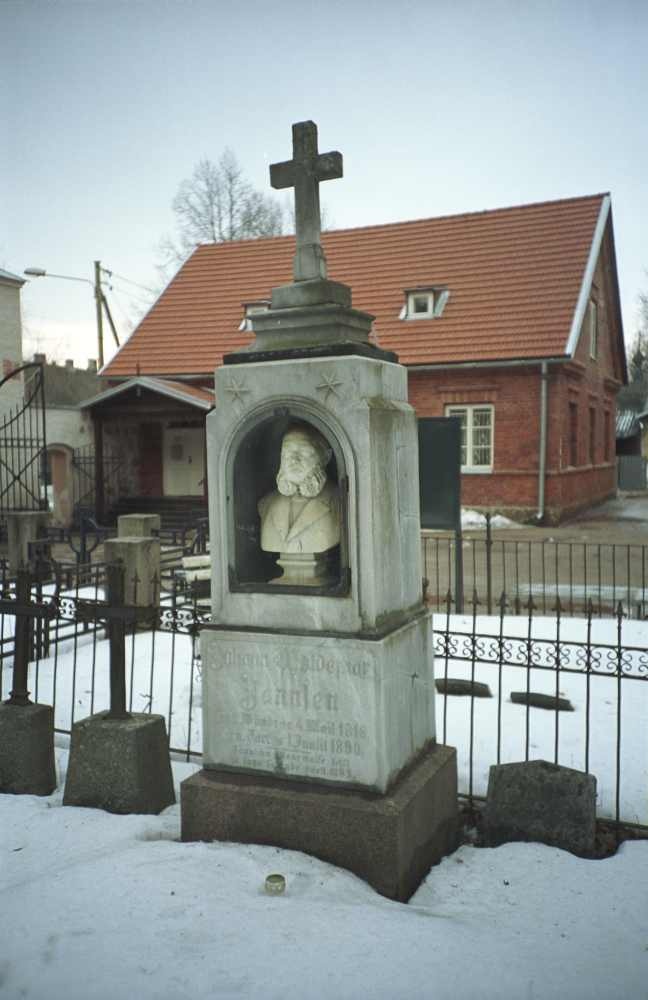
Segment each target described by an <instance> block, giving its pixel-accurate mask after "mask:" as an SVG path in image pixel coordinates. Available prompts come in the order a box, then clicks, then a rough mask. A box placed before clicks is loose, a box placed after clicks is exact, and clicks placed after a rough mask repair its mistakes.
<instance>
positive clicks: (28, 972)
mask: <svg viewBox="0 0 648 1000" xmlns="http://www.w3.org/2000/svg"><path fill="white" fill-rule="evenodd" d="M66 764H67V751H66V750H65V749H63V748H59V749H58V750H57V765H58V769H59V774H60V779H61V784H60V786H59V789H58V790H57V792H55V793H54V794H53V795H52V796H49V797H47V798H37V797H35V796H28V795H25V796H11V795H3V796H0V855H1V858H2V861H1V863H0V893H1V894H2V902H1V905H2V912H3V915H4V919H3V924H2V931H1V932H0V997H2V998H3V1000H18V998H31V1000H122V998H129V1000H130V998H138V1000H140V998H141V1000H149V998H150V1000H202V998H205V1000H207V998H209V1000H212V998H219V1000H221V998H223V1000H225V998H232V1000H233V998H243V1000H246V998H250V1000H251V998H259V1000H261V998H263V1000H286V998H291V1000H292V998H294V1000H329V998H331V1000H333V998H335V1000H347V998H348V1000H358V998H364V997H366V998H371V1000H382V998H385V1000H418V998H421V1000H430V998H434V1000H473V998H474V1000H491V998H492V1000H496V998H497V1000H553V998H556V1000H558V998H560V1000H626V998H632V1000H645V998H647V997H648V896H647V894H646V885H648V842H630V843H625V844H623V845H622V847H621V849H620V851H619V853H618V854H617V855H616V856H614V857H612V858H608V859H606V860H603V861H585V860H582V859H578V858H574V857H572V856H571V855H569V854H567V853H565V852H563V851H560V850H557V849H554V848H548V847H543V846H541V845H539V844H509V845H505V846H503V847H498V848H496V849H477V848H473V847H467V846H464V847H462V848H460V850H458V851H457V852H456V853H455V854H453V855H452V856H451V857H449V858H446V859H444V861H443V862H442V863H441V864H440V865H438V866H437V867H435V868H433V869H432V870H431V872H430V873H429V875H428V877H427V879H426V880H425V882H424V883H423V884H422V886H421V887H420V888H419V890H418V892H417V893H416V894H415V896H414V897H413V898H412V899H411V901H410V902H409V904H406V905H405V904H401V903H394V902H391V901H389V900H387V899H384V898H383V897H381V896H379V895H377V894H376V893H375V892H373V890H372V889H370V888H369V886H367V885H366V884H365V883H364V882H362V881H361V880H360V879H358V878H356V877H355V876H353V875H351V874H350V873H348V872H346V871H344V870H342V869H339V868H335V867H333V866H331V865H327V864H325V863H323V862H320V861H318V860H316V859H315V858H311V857H308V856H307V855H304V854H299V853H296V852H291V851H284V850H279V849H275V848H270V847H258V846H248V845H236V844H221V843H215V844H183V843H180V842H179V831H180V815H179V807H178V806H177V805H176V806H171V807H169V808H168V809H166V810H165V811H164V812H163V813H162V814H161V815H160V816H113V815H110V814H108V813H105V812H103V811H101V810H98V809H82V808H78V807H63V806H62V804H61V799H62V790H61V789H62V783H63V779H64V772H65V767H66ZM195 769H196V768H195V767H194V766H192V765H187V764H178V763H175V764H174V775H175V779H176V782H179V781H180V780H181V779H182V778H183V777H186V776H188V775H189V774H190V773H192V772H193V771H194V770H195ZM275 871H278V872H281V873H283V874H284V875H285V877H286V881H287V890H286V894H285V895H284V896H281V897H270V896H267V895H266V894H265V893H264V892H263V883H264V879H265V877H266V875H268V874H269V873H271V872H275Z"/></svg>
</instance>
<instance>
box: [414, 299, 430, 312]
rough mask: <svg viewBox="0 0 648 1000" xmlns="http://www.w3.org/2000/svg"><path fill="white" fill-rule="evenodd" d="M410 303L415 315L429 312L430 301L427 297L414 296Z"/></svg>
mask: <svg viewBox="0 0 648 1000" xmlns="http://www.w3.org/2000/svg"><path fill="white" fill-rule="evenodd" d="M412 302H413V310H414V312H415V313H426V312H428V311H429V307H430V300H429V297H428V296H427V295H414V296H413V299H412Z"/></svg>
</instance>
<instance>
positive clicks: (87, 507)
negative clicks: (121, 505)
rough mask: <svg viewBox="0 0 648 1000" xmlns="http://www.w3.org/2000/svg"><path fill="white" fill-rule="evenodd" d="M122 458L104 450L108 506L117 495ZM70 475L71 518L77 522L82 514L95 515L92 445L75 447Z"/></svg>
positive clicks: (105, 488) (104, 478)
mask: <svg viewBox="0 0 648 1000" xmlns="http://www.w3.org/2000/svg"><path fill="white" fill-rule="evenodd" d="M122 465H123V460H122V459H121V458H120V457H119V456H118V455H113V454H112V453H110V452H109V453H106V452H104V455H103V481H104V490H105V493H106V499H107V501H108V506H110V504H111V502H114V501H116V500H117V499H118V497H119V472H120V469H121V468H122ZM70 472H71V475H72V504H73V508H72V509H73V515H72V516H73V520H74V523H78V521H79V518H80V517H82V516H83V515H84V514H90V515H91V516H92V517H94V516H95V503H96V501H95V483H96V477H95V449H94V446H93V445H86V446H85V447H84V448H75V449H74V452H73V453H72V464H71V469H70Z"/></svg>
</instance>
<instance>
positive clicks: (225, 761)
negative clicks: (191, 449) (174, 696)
mask: <svg viewBox="0 0 648 1000" xmlns="http://www.w3.org/2000/svg"><path fill="white" fill-rule="evenodd" d="M293 150H294V157H293V160H292V161H290V162H289V163H282V164H277V165H275V166H273V167H271V170H270V173H271V182H272V184H273V185H274V186H275V187H285V186H289V185H292V186H294V187H295V203H296V211H295V216H296V222H297V240H296V253H295V260H294V277H295V281H294V282H293V283H291V284H289V285H286V286H283V287H280V288H275V289H274V290H273V293H272V305H271V308H270V310H269V311H268V312H267V313H261V314H258V315H255V316H254V319H253V329H254V333H255V338H256V339H255V342H254V343H253V344H252V345H251V346H250V348H248V349H247V350H242V351H239V352H237V353H236V354H233V355H229V356H228V357H227V358H226V359H225V364H224V366H223V367H222V368H220V369H218V370H217V371H216V374H215V382H216V399H217V406H216V408H215V409H214V411H213V412H212V413H211V414H210V416H209V417H208V425H207V447H208V474H209V495H210V531H211V542H212V545H211V551H212V624H211V625H210V626H208V627H207V629H205V631H204V632H203V633H202V639H201V650H202V658H203V734H204V736H203V739H204V756H203V765H204V766H203V770H202V771H200V772H199V773H198V774H196V775H194V776H192V777H191V778H189V779H187V781H185V782H184V783H183V785H182V836H183V839H184V840H212V839H227V840H236V841H244V842H256V843H267V844H275V845H279V846H285V847H289V848H293V849H296V850H303V851H307V852H309V853H312V854H314V855H317V856H318V857H321V858H323V859H324V860H327V861H331V862H333V863H335V864H339V865H342V866H344V867H347V868H349V869H350V870H352V871H354V872H355V873H356V874H358V875H360V876H361V877H363V878H365V879H366V880H367V881H369V882H370V883H371V884H372V885H373V886H374V887H375V888H376V889H377V890H378V891H379V892H381V893H383V894H384V895H387V896H390V897H392V898H395V899H407V898H409V896H410V895H411V893H412V892H413V891H414V890H415V889H416V887H417V885H418V884H419V882H420V880H421V878H422V877H423V876H424V875H425V874H426V872H427V870H428V869H429V867H430V865H431V864H433V863H435V862H436V861H438V860H439V859H440V858H441V857H442V855H443V854H444V853H447V851H448V850H450V849H451V848H452V846H453V844H454V838H455V834H456V823H457V796H456V755H455V751H454V749H453V748H450V747H445V746H440V745H439V744H437V743H436V740H435V723H434V693H435V688H434V672H433V650H432V632H431V615H430V614H429V613H428V612H427V611H426V609H425V607H424V604H423V599H422V569H421V552H420V518H419V485H418V483H419V481H418V444H417V428H416V417H415V414H414V411H413V409H412V407H411V406H410V405H409V403H408V401H407V373H406V370H405V369H404V368H403V367H402V366H401V365H399V364H398V363H397V359H396V357H395V356H394V355H393V354H387V353H385V352H383V351H381V350H380V349H378V348H376V347H374V346H373V345H372V344H371V343H370V342H369V340H368V335H369V332H370V329H371V322H372V317H371V316H369V315H368V314H366V313H362V312H359V311H357V310H354V309H353V308H352V307H351V292H350V289H349V288H347V287H346V286H344V285H341V284H339V283H337V282H334V281H330V280H329V279H328V278H327V273H326V261H325V258H324V253H323V251H322V247H321V244H320V239H319V233H320V218H319V195H318V183H319V181H321V180H327V179H330V178H333V177H339V176H341V175H342V157H341V155H340V154H339V153H327V154H320V153H319V152H318V150H317V130H316V127H315V125H314V124H313V123H312V122H302V123H299V124H297V125H294V126H293ZM297 452H301V454H299V455H298V454H297Z"/></svg>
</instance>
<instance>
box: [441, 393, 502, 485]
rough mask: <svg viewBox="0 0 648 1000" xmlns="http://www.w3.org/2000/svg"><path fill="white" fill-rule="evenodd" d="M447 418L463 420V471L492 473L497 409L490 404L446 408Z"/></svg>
mask: <svg viewBox="0 0 648 1000" xmlns="http://www.w3.org/2000/svg"><path fill="white" fill-rule="evenodd" d="M445 415H446V417H459V419H460V420H461V471H462V472H492V470H493V441H494V426H495V407H494V406H492V405H491V404H490V403H475V404H470V405H460V406H455V405H452V406H446V408H445Z"/></svg>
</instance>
